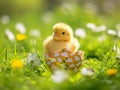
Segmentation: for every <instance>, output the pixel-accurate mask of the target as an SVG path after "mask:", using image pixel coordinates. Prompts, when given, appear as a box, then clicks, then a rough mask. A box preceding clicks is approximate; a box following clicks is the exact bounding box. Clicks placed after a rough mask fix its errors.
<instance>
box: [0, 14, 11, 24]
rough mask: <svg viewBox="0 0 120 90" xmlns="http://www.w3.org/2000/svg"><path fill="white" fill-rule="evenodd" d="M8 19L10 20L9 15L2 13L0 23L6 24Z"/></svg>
mask: <svg viewBox="0 0 120 90" xmlns="http://www.w3.org/2000/svg"><path fill="white" fill-rule="evenodd" d="M9 21H10V17H9V16H8V15H3V16H2V17H1V22H2V24H8V23H9Z"/></svg>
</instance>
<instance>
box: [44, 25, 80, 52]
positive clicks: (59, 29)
mask: <svg viewBox="0 0 120 90" xmlns="http://www.w3.org/2000/svg"><path fill="white" fill-rule="evenodd" d="M79 46H80V45H79V42H78V40H77V39H76V38H74V37H73V31H72V28H71V27H70V26H69V25H67V24H65V23H58V24H55V25H54V26H53V34H52V35H51V36H49V37H48V38H47V39H46V40H44V48H45V51H46V53H51V52H53V51H56V50H60V49H63V48H67V47H68V48H70V49H71V50H72V51H73V52H75V51H76V50H77V49H78V48H79Z"/></svg>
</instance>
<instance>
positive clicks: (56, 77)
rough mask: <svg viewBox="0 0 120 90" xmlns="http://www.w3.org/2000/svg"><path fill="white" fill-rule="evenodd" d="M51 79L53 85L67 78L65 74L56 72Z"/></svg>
mask: <svg viewBox="0 0 120 90" xmlns="http://www.w3.org/2000/svg"><path fill="white" fill-rule="evenodd" d="M51 78H52V80H53V81H54V82H55V83H62V82H63V81H64V80H66V79H67V78H68V77H67V74H66V73H65V72H63V71H59V70H57V71H55V72H54V74H53V75H52V76H51Z"/></svg>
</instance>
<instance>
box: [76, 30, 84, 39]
mask: <svg viewBox="0 0 120 90" xmlns="http://www.w3.org/2000/svg"><path fill="white" fill-rule="evenodd" d="M75 35H76V36H78V37H81V38H85V37H86V32H85V30H84V29H82V28H78V29H76V30H75Z"/></svg>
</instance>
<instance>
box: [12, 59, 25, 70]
mask: <svg viewBox="0 0 120 90" xmlns="http://www.w3.org/2000/svg"><path fill="white" fill-rule="evenodd" d="M23 65H24V63H23V61H21V60H19V59H14V60H12V62H11V67H12V68H22V67H23Z"/></svg>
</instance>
